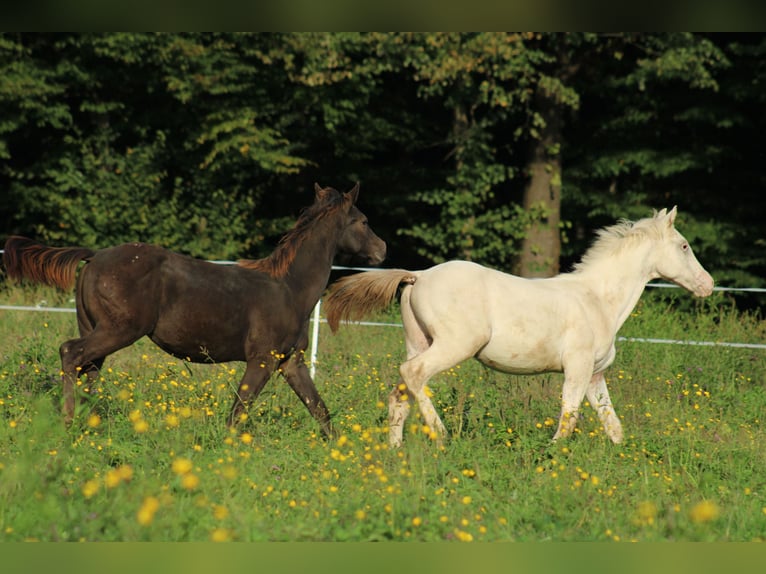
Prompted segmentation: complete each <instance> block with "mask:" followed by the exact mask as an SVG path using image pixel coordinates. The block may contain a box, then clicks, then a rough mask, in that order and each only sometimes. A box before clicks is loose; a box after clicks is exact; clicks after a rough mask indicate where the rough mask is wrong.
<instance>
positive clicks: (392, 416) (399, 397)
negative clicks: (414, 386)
mask: <svg viewBox="0 0 766 574" xmlns="http://www.w3.org/2000/svg"><path fill="white" fill-rule="evenodd" d="M411 291H412V287H411V286H407V287H405V288H404V289H403V290H402V296H401V303H400V306H401V313H402V323H403V324H404V344H405V347H406V349H407V359H408V360H409V359H412V358H413V357H416V356H417V355H419V354H420V353H422V352H424V351H425V350H426V349H428V346H429V345H430V344H431V343H430V341H429V340H428V336H427V335H426V333H425V332H423V329H421V327H420V325H419V324H418V321H417V319H416V318H415V315H414V313H413V312H412V307H411V306H410V293H411ZM409 414H410V395H409V393H408V392H407V385H406V384H405V382H404V380H403V379H402V378H401V376H400V377H399V380H398V381H397V382H396V385H395V386H394V388H393V389H391V392H390V393H389V395H388V442H389V444H390V445H391V446H395V447H399V446H401V445H402V435H403V433H404V422H405V421H406V420H407V417H408V416H409Z"/></svg>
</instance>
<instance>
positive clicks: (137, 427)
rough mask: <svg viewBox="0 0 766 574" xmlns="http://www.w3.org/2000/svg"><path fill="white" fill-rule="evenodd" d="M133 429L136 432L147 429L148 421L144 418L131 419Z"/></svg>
mask: <svg viewBox="0 0 766 574" xmlns="http://www.w3.org/2000/svg"><path fill="white" fill-rule="evenodd" d="M133 430H134V431H136V432H137V433H138V434H141V433H145V432H146V431H148V430H149V423H148V422H146V421H145V420H144V419H137V420H135V421H133Z"/></svg>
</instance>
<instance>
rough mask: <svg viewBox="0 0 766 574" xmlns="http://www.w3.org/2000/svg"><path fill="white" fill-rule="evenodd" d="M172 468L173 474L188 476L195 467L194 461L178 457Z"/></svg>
mask: <svg viewBox="0 0 766 574" xmlns="http://www.w3.org/2000/svg"><path fill="white" fill-rule="evenodd" d="M171 468H172V469H173V472H174V473H175V474H177V475H179V476H181V475H184V474H187V473H189V472H191V470H192V468H193V465H192V461H191V460H189V459H188V458H183V457H178V458H176V459H175V460H173V464H172V465H171Z"/></svg>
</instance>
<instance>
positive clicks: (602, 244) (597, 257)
mask: <svg viewBox="0 0 766 574" xmlns="http://www.w3.org/2000/svg"><path fill="white" fill-rule="evenodd" d="M662 215H664V213H662V212H657V211H656V210H655V212H654V215H653V216H652V217H645V218H644V219H639V220H638V221H628V220H627V219H621V220H619V221H618V222H617V223H615V224H614V225H610V226H609V227H604V228H603V229H599V230H598V231H597V232H596V236H597V237H596V240H595V241H594V242H593V245H591V247H590V249H588V250H587V251H586V252H585V255H583V256H582V259H581V260H580V262H579V263H576V264H575V265H574V271H575V272H577V271H584V270H585V269H587V268H588V267H591V266H593V265H594V264H595V263H597V262H598V261H601V260H603V259H605V258H608V257H611V256H613V255H616V254H617V253H619V252H620V251H622V250H623V249H625V248H626V247H628V246H632V245H635V244H636V243H639V242H642V241H645V240H646V239H660V238H662V237H663V236H664V234H665V231H666V230H667V229H668V227H667V225H665V224H661V222H660V219H659V218H660V216H662Z"/></svg>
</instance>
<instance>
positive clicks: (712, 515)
mask: <svg viewBox="0 0 766 574" xmlns="http://www.w3.org/2000/svg"><path fill="white" fill-rule="evenodd" d="M720 513H721V511H720V509H719V508H718V505H717V504H716V503H715V502H712V501H710V500H703V501H702V502H699V503H697V504H696V505H694V507H693V508H692V509H691V510H690V511H689V517H690V518H691V519H692V522H697V523H701V522H711V521H713V520H715V519H716V518H718V515H719V514H720Z"/></svg>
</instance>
